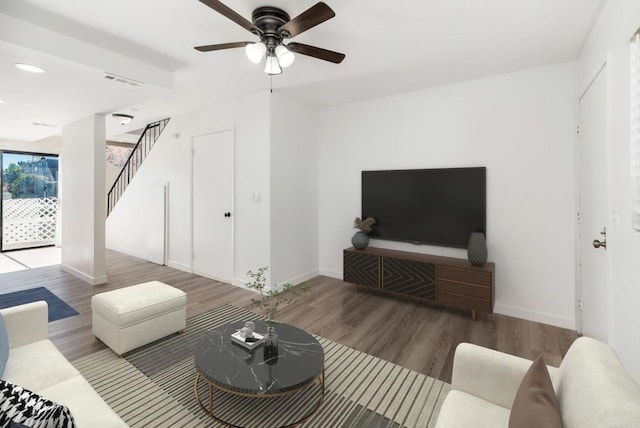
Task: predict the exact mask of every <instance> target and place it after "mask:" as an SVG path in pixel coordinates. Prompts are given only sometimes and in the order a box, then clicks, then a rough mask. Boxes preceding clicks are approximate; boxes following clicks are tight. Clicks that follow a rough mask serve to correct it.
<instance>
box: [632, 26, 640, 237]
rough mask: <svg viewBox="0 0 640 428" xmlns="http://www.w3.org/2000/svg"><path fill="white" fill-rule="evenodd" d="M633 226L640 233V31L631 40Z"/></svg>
mask: <svg viewBox="0 0 640 428" xmlns="http://www.w3.org/2000/svg"><path fill="white" fill-rule="evenodd" d="M630 52H631V61H630V63H631V85H630V89H631V91H630V92H631V118H630V119H631V120H630V124H631V129H630V131H631V132H630V135H631V141H630V143H631V144H630V146H631V191H632V198H633V199H632V201H631V202H632V205H631V225H632V227H633V230H637V231H640V29H638V31H636V33H635V35H634V36H633V37H632V38H631V49H630Z"/></svg>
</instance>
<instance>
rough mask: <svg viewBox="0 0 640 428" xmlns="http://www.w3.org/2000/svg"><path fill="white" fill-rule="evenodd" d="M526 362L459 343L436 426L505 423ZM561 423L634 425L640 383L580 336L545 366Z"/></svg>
mask: <svg viewBox="0 0 640 428" xmlns="http://www.w3.org/2000/svg"><path fill="white" fill-rule="evenodd" d="M531 363H532V362H531V361H529V360H526V359H524V358H519V357H515V356H512V355H508V354H504V353H502V352H498V351H494V350H491V349H487V348H483V347H480V346H476V345H472V344H469V343H461V344H460V345H458V347H457V348H456V353H455V356H454V362H453V375H452V379H451V391H450V392H449V394H448V395H447V397H446V399H445V401H444V403H443V405H442V408H441V410H440V414H439V415H438V421H437V423H436V428H448V427H455V428H465V427H474V428H482V427H487V428H489V427H490V428H498V427H507V426H508V424H509V415H510V409H511V405H512V403H513V400H514V398H515V395H516V392H517V391H518V387H519V386H520V383H521V381H522V378H523V377H524V375H525V373H526V372H527V370H528V369H529V367H530V366H531ZM548 369H549V375H550V377H551V381H552V382H553V387H554V390H555V393H556V398H557V400H558V404H559V406H560V413H561V415H562V422H563V425H564V427H565V428H592V427H593V428H613V427H616V428H623V427H628V428H631V427H640V386H639V385H638V384H637V383H635V382H634V381H633V379H631V377H630V376H629V374H628V373H627V371H626V370H625V368H624V367H623V366H622V364H621V363H620V360H619V359H618V357H617V356H616V355H615V353H614V352H613V350H612V349H611V348H610V347H609V346H608V345H607V344H605V343H602V342H600V341H597V340H595V339H591V338H587V337H581V338H579V339H577V340H576V341H575V342H574V343H573V344H572V345H571V347H570V348H569V350H568V352H567V355H566V356H565V357H564V359H563V360H562V363H561V364H560V367H559V368H555V367H548Z"/></svg>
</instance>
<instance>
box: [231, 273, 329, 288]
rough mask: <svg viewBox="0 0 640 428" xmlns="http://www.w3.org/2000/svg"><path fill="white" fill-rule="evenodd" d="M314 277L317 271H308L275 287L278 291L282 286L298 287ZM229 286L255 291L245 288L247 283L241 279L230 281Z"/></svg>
mask: <svg viewBox="0 0 640 428" xmlns="http://www.w3.org/2000/svg"><path fill="white" fill-rule="evenodd" d="M316 276H318V271H317V270H312V271H309V272H307V273H304V274H302V275H298V276H295V277H293V278H291V279H289V280H288V281H283V282H282V283H280V284H277V286H278V289H280V290H282V287H281V286H282V284H286V283H291V284H294V285H298V284H301V283H303V282H305V281H308V280H310V279H311V278H315V277H316ZM231 285H235V286H236V287H241V288H244V289H246V290H250V291H255V290H251V289H249V288H247V281H246V280H244V279H242V278H233V280H232V281H231Z"/></svg>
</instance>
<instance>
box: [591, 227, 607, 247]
mask: <svg viewBox="0 0 640 428" xmlns="http://www.w3.org/2000/svg"><path fill="white" fill-rule="evenodd" d="M600 235H602V236H604V239H603V240H602V242H600V240H599V239H594V240H593V246H594V248H600V247H602V248H604V249H605V250H606V249H607V228H606V227H605V228H604V229H602V232H600Z"/></svg>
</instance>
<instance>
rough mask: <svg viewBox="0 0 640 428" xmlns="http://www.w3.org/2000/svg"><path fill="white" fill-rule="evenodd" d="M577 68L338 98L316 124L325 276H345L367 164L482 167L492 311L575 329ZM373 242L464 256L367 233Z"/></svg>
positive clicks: (369, 166) (553, 68)
mask: <svg viewBox="0 0 640 428" xmlns="http://www.w3.org/2000/svg"><path fill="white" fill-rule="evenodd" d="M575 86H576V83H575V64H574V63H566V64H559V65H553V66H549V67H544V68H539V69H533V70H526V71H522V72H517V73H511V74H506V75H500V76H494V77H490V78H485V79H481V80H475V81H469V82H464V83H458V84H453V85H448V86H441V87H436V88H432V89H427V90H422V91H416V92H411V93H405V94H399V95H395V96H390V97H385V98H380V99H375V100H371V101H364V102H359V103H354V104H348V105H343V106H337V107H333V108H329V109H326V110H323V111H322V112H321V115H320V120H319V159H320V204H319V206H320V223H319V225H320V227H319V231H320V238H319V242H320V257H319V268H320V272H321V273H323V274H326V275H329V276H334V277H339V278H341V277H342V249H343V248H346V247H350V246H351V243H350V238H351V236H352V235H353V233H354V232H355V230H354V229H353V228H352V224H353V220H354V218H355V217H356V216H360V172H361V171H362V170H371V169H405V168H437V167H465V166H486V167H487V246H488V250H489V261H493V262H495V264H496V284H495V287H496V289H495V296H496V298H495V299H496V303H495V311H496V312H498V313H503V314H508V315H513V316H518V317H521V318H525V319H530V320H534V321H541V322H545V323H549V324H554V325H558V326H563V327H570V328H573V327H574V324H575V316H574V315H575V314H574V299H575V289H574V287H575V286H574V284H575V272H574V254H575V250H574V212H575V203H574V194H575V189H574V186H575V177H574V176H575V161H574V153H575V152H574V146H575V137H574V127H575ZM371 246H375V247H388V248H395V249H401V250H405V251H415V252H424V253H431V254H439V255H447V256H453V257H460V258H466V252H465V251H464V250H459V249H450V248H443V247H432V246H423V245H421V246H417V245H412V244H407V243H395V242H391V241H381V240H372V241H371Z"/></svg>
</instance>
